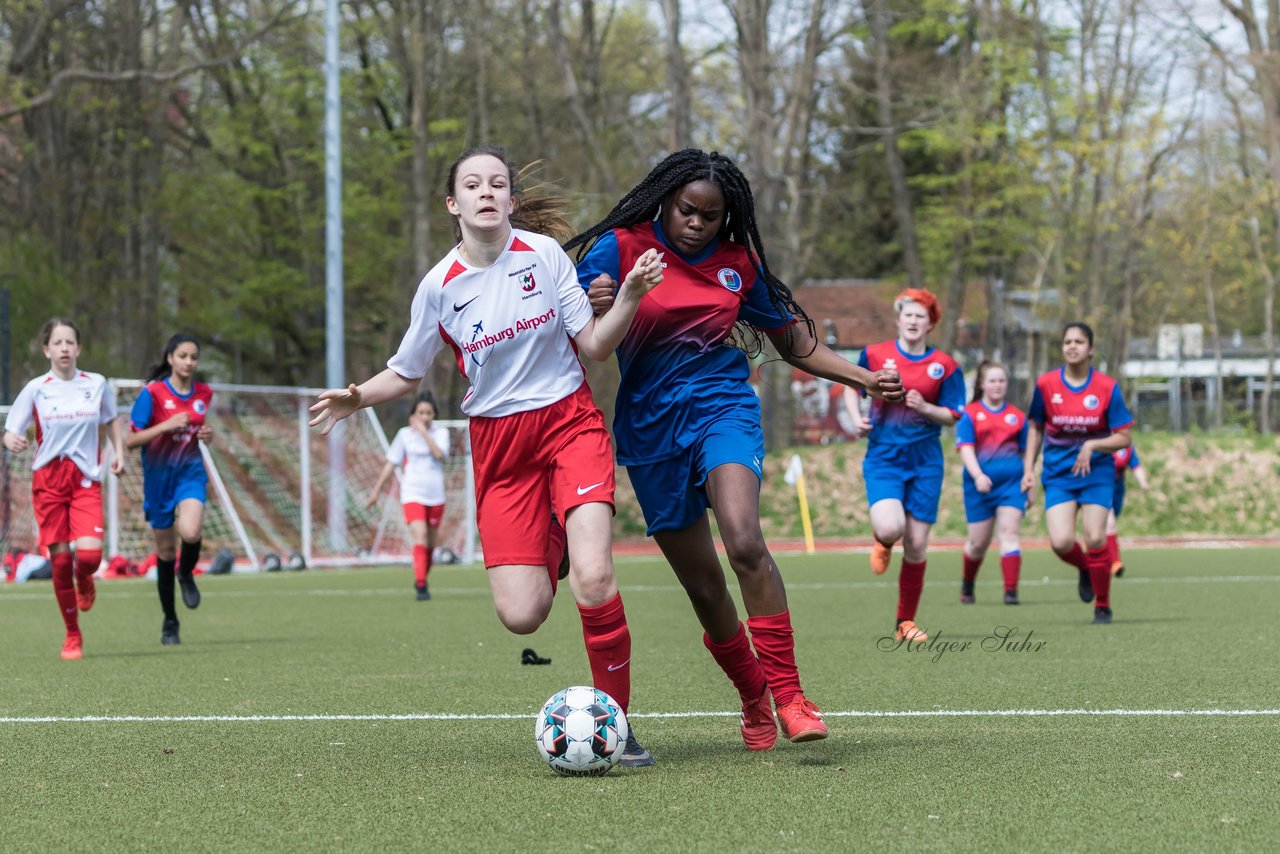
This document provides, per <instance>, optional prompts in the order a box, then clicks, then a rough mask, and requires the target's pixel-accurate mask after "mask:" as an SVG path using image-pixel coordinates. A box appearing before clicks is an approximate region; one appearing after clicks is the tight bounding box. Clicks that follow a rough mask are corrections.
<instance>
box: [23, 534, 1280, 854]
mask: <svg viewBox="0 0 1280 854" xmlns="http://www.w3.org/2000/svg"><path fill="white" fill-rule="evenodd" d="M1277 557H1278V555H1277V551H1276V550H1274V549H1271V550H1268V549H1218V550H1194V549H1169V550H1154V549H1152V550H1142V551H1139V550H1137V549H1133V548H1130V549H1128V550H1127V551H1126V560H1127V563H1128V565H1129V572H1128V573H1127V574H1126V577H1124V578H1122V579H1119V580H1118V581H1116V583H1115V588H1114V593H1113V597H1112V599H1113V604H1114V607H1115V613H1116V622H1115V623H1114V624H1113V625H1112V626H1109V627H1107V626H1093V625H1091V624H1090V622H1089V621H1090V618H1091V615H1092V609H1091V607H1090V606H1086V605H1084V604H1082V603H1080V601H1079V600H1078V599H1077V597H1076V591H1075V581H1074V572H1072V571H1071V570H1069V569H1067V568H1066V567H1064V566H1063V565H1061V564H1059V563H1058V562H1057V561H1056V560H1054V559H1053V558H1052V557H1051V556H1049V555H1048V554H1047V553H1045V552H1039V551H1037V552H1032V553H1030V554H1028V555H1027V556H1026V558H1025V565H1024V573H1023V585H1022V601H1023V604H1022V605H1021V606H1018V607H1007V606H1004V605H1002V604H1000V603H999V601H1000V589H999V566H998V563H997V561H996V560H995V559H994V558H992V557H989V558H988V560H987V564H986V565H985V566H984V568H983V573H982V576H980V578H979V587H978V603H977V604H976V605H973V606H961V605H960V604H958V602H957V593H958V578H959V572H960V556H959V554H958V553H956V552H950V553H938V554H935V555H934V556H933V558H932V560H931V563H930V567H929V576H928V580H927V586H926V588H925V594H924V600H923V603H922V607H921V611H920V617H919V620H918V622H919V623H920V624H921V625H922V626H923V627H924V628H926V629H927V630H928V631H929V632H930V633H931V634H932V635H933V637H934V640H935V644H934V646H933V647H932V648H931V649H916V650H912V651H908V650H907V649H905V648H903V647H897V648H893V647H894V645H893V644H892V643H888V642H886V641H884V640H882V638H884V637H885V636H886V635H887V634H889V632H890V631H891V629H892V627H893V616H894V608H895V602H896V578H895V576H894V575H893V572H894V571H896V561H895V569H894V570H893V571H891V573H890V575H888V576H886V577H884V578H876V577H874V576H872V575H871V573H870V571H869V570H868V569H867V560H866V555H865V554H820V555H815V556H805V555H793V554H787V555H781V556H780V557H779V562H780V565H781V567H782V570H783V573H784V575H785V577H786V579H787V582H788V592H789V596H790V605H791V612H792V615H793V619H794V622H795V625H796V627H797V652H798V658H799V662H800V667H801V675H802V678H803V680H804V684H805V688H806V692H807V693H808V695H809V696H810V698H811V699H813V700H815V701H816V702H817V703H818V704H819V705H820V706H821V707H822V708H823V709H824V710H825V711H826V712H827V713H828V718H827V721H828V723H829V724H830V727H831V737H830V738H829V739H827V740H825V741H821V742H814V743H810V744H804V745H793V744H790V743H787V742H781V741H780V742H779V744H778V746H777V747H776V748H775V749H774V750H773V751H771V752H768V753H762V754H752V753H749V752H748V751H746V750H745V748H743V746H742V743H741V739H740V737H739V735H738V732H737V723H736V708H737V703H736V697H735V694H734V692H733V690H732V688H731V686H730V685H729V683H728V680H726V679H725V678H724V677H723V676H722V675H721V673H720V672H719V670H718V669H717V668H716V667H715V665H714V663H713V662H712V660H711V658H710V656H709V655H708V654H707V653H706V651H705V650H704V649H703V647H702V643H701V632H700V630H699V629H698V627H697V624H696V622H695V620H694V617H693V613H692V610H691V608H690V607H689V604H688V601H687V600H686V598H685V596H684V594H683V592H682V591H681V590H680V588H679V587H678V586H677V585H676V583H675V581H674V577H673V576H672V575H671V573H670V571H669V570H668V569H667V568H666V565H665V564H664V563H662V562H660V561H659V560H657V559H627V560H620V561H619V572H620V577H621V580H622V584H623V593H624V598H625V602H626V607H627V613H628V616H629V619H630V623H631V631H632V637H633V642H634V647H633V680H634V688H633V690H634V694H633V698H632V722H633V725H634V727H635V729H636V732H637V734H638V735H639V736H640V737H641V740H642V741H643V743H644V744H645V745H646V746H647V747H649V748H650V750H652V751H653V753H654V755H655V757H656V758H657V760H658V764H657V765H656V766H655V767H652V768H646V769H617V770H615V771H614V772H612V773H610V774H609V775H607V776H605V777H602V778H590V779H569V778H561V777H558V776H556V775H554V774H553V773H552V772H551V771H550V770H548V768H547V767H546V766H545V765H543V764H542V763H541V761H540V760H539V759H538V758H537V755H536V753H535V749H534V745H533V738H532V730H533V723H532V720H533V714H534V712H535V711H536V710H537V709H538V708H539V707H540V706H541V704H542V702H543V701H544V700H545V699H546V698H547V696H549V695H550V694H551V693H552V692H554V691H555V690H557V689H559V688H562V687H564V686H566V685H570V684H579V683H583V682H586V681H589V672H588V669H587V665H586V656H585V654H584V652H583V648H582V635H581V628H580V624H579V622H578V619H577V616H576V613H575V609H574V608H573V607H572V602H571V599H570V597H569V596H567V595H565V594H566V593H567V590H562V591H561V596H560V597H559V599H558V600H557V603H556V607H555V609H554V611H553V613H552V616H551V618H550V619H549V621H548V623H547V624H546V625H545V626H543V627H542V628H541V629H540V630H539V631H538V632H537V633H536V634H535V635H533V636H531V637H527V638H526V637H516V636H514V635H509V634H507V633H506V632H505V631H503V630H502V628H501V626H500V625H499V623H498V621H497V618H496V617H495V616H494V615H493V610H492V605H491V603H490V600H489V594H488V588H487V585H486V583H485V579H484V576H483V573H482V571H481V570H479V569H476V568H461V567H439V568H437V569H436V570H435V571H434V572H433V573H432V576H431V589H432V592H433V594H434V597H435V598H434V599H433V600H432V601H430V602H417V601H415V600H414V598H413V590H412V583H411V576H410V574H409V572H408V571H407V570H405V569H403V568H400V569H353V570H328V571H308V572H306V573H279V574H271V575H263V576H252V577H250V576H224V577H218V578H204V579H203V581H202V589H203V592H204V594H205V598H204V604H202V605H201V607H200V609H199V610H198V611H194V612H186V611H184V612H182V613H181V614H180V616H181V617H182V621H183V622H182V637H183V644H182V646H179V647H162V646H161V645H160V612H159V606H158V604H157V602H156V599H155V595H154V592H153V588H152V585H151V584H150V583H147V582H143V581H108V582H101V583H100V588H99V589H100V593H99V596H98V602H97V605H96V607H95V608H94V610H93V611H92V612H91V613H89V614H86V615H84V616H83V617H82V626H83V629H84V633H85V658H84V660H82V661H79V662H63V661H61V660H59V658H58V651H59V649H60V644H61V634H62V632H61V627H60V625H59V620H58V617H57V612H56V608H55V606H54V603H53V597H52V592H51V590H50V589H49V587H48V583H47V582H33V583H28V584H23V585H7V586H5V587H3V588H0V635H2V636H3V644H4V646H3V652H0V784H2V788H3V794H2V795H0V851H6V852H11V851H25V850H30V851H41V852H45V851H53V850H130V851H142V850H157V851H158V850H168V851H172V850H180V851H204V850H236V851H241V850H425V849H433V850H441V851H453V850H470V851H531V850H570V851H572V850H595V851H609V850H621V851H635V850H648V851H689V850H697V851H769V852H774V851H850V850H905V851H913V852H914V851H925V850H937V851H949V850H956V849H988V848H996V849H1001V850H1024V849H1061V848H1068V849H1076V850H1081V849H1114V850H1134V849H1138V848H1143V847H1146V848H1154V849H1158V850H1167V849H1184V850H1205V849H1208V848H1211V847H1213V848H1217V849H1221V850H1266V849H1274V848H1276V847H1277V846H1280V810H1277V806H1276V805H1277V803H1280V713H1278V712H1277V710H1280V679H1278V678H1277V673H1278V671H1280V668H1278V667H1277V664H1276V656H1275V651H1274V648H1275V640H1276V637H1277V632H1276V629H1275V628H1274V627H1273V625H1272V624H1273V622H1274V621H1275V615H1276V613H1277V612H1278V611H1280V559H1277ZM735 592H736V591H735ZM1002 626H1003V627H1010V628H1012V629H1015V631H1014V633H1013V634H1011V635H1009V637H1008V640H1007V641H1001V640H999V639H998V636H999V635H1000V634H1004V633H1006V630H1005V629H1001V628H1000V627H1002ZM984 641H985V648H984ZM1024 642H1025V643H1024ZM944 644H947V645H946V646H944ZM964 644H968V646H964ZM526 646H531V647H533V648H534V649H535V650H536V651H537V652H538V654H539V655H541V656H545V657H549V658H551V659H552V663H551V664H550V665H549V666H522V665H521V664H520V653H521V650H522V649H523V648H524V647H526ZM993 647H998V648H993ZM1117 710H1119V711H1117ZM1250 710H1251V711H1254V712H1262V713H1261V714H1230V713H1232V712H1240V711H1250ZM1089 711H1095V712H1098V713H1099V714H1086V713H1085V712H1089ZM1188 711H1196V712H1208V711H1220V712H1222V714H1187V712H1188ZM908 712H909V713H912V714H902V713H908ZM970 712H972V713H975V714H968V713H970ZM993 712H1009V714H993ZM1121 712H1124V713H1121ZM49 716H53V717H57V718H63V720H55V721H44V722H39V721H36V720H35V719H38V718H41V717H49ZM344 716H353V717H344ZM397 716H410V717H407V718H406V717H397ZM469 716H475V717H469ZM89 718H92V719H93V720H86V719H89ZM183 718H196V719H183Z"/></svg>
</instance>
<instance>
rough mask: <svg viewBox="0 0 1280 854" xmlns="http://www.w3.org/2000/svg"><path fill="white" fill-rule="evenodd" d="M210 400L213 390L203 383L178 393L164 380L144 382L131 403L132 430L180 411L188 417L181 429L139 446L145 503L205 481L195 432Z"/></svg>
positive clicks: (166, 499)
mask: <svg viewBox="0 0 1280 854" xmlns="http://www.w3.org/2000/svg"><path fill="white" fill-rule="evenodd" d="M212 399H213V390H212V389H210V388H209V386H207V385H205V384H204V383H193V384H192V387H191V391H189V392H188V393H187V394H185V395H182V394H178V392H176V391H174V388H173V386H172V385H170V384H169V380H168V379H164V380H157V381H156V382H152V383H148V384H147V385H146V386H144V387H143V389H142V393H141V394H139V395H138V399H137V400H135V401H134V402H133V409H132V410H131V411H130V414H129V421H130V425H131V428H132V429H133V431H134V432H139V431H142V430H146V429H147V428H148V427H154V426H155V425H157V424H161V423H163V422H165V421H168V420H169V419H170V418H172V417H173V416H175V415H177V414H179V413H182V412H185V413H187V416H188V418H189V419H190V420H189V421H188V422H187V426H186V427H184V428H183V429H181V430H175V431H173V432H171V433H161V434H160V435H159V436H156V437H155V438H154V439H152V440H151V441H150V442H148V443H147V444H146V445H145V446H143V448H142V485H143V492H144V498H145V503H146V505H147V506H149V507H160V506H165V505H167V504H169V503H171V502H172V498H173V496H174V495H175V494H177V493H178V492H179V491H180V490H182V488H183V487H184V486H187V485H201V486H202V485H203V484H205V483H206V482H207V480H208V476H207V475H206V474H205V470H204V460H203V459H202V457H201V455H200V445H199V442H198V441H197V440H196V434H197V433H199V431H200V428H201V427H202V426H203V425H204V419H205V416H206V415H207V414H208V412H209V403H210V401H211V400H212Z"/></svg>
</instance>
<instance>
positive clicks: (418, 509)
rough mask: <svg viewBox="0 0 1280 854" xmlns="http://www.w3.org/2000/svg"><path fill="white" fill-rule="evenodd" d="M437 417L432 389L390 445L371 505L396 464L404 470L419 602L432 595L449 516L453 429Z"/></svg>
mask: <svg viewBox="0 0 1280 854" xmlns="http://www.w3.org/2000/svg"><path fill="white" fill-rule="evenodd" d="M435 418H436V399H435V398H434V397H432V396H431V393H430V392H427V393H425V394H421V395H419V396H418V399H417V400H416V401H414V404H413V412H411V413H410V414H409V426H408V427H401V428H400V430H399V432H397V433H396V436H395V438H394V439H392V440H391V445H390V446H389V447H388V448H387V464H386V465H384V466H383V467H382V472H381V474H379V475H378V481H377V483H375V484H374V485H373V492H372V493H371V494H370V495H369V501H368V505H367V506H369V507H372V506H373V505H374V504H376V503H377V501H378V498H379V497H380V496H381V495H382V486H383V484H385V483H386V482H387V480H388V478H390V477H391V473H392V472H393V471H394V470H395V469H396V467H397V466H399V467H400V468H401V469H403V473H402V474H401V476H400V505H401V506H402V507H403V508H404V521H405V524H406V525H408V526H409V534H410V536H412V537H413V584H414V589H416V590H417V592H418V600H419V601H423V600H427V599H430V598H431V591H430V590H429V589H427V575H428V574H429V573H430V572H431V554H432V552H433V551H434V549H435V547H436V535H437V534H438V533H439V531H440V520H441V519H443V518H444V461H445V459H447V458H448V456H449V430H448V428H446V427H433V426H432V425H431V422H433V421H435Z"/></svg>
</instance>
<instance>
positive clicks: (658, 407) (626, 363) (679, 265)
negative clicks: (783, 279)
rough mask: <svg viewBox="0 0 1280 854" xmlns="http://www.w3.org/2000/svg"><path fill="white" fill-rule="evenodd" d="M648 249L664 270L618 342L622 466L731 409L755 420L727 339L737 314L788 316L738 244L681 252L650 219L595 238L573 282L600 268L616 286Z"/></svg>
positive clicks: (666, 447) (655, 453) (663, 454)
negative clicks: (660, 257) (653, 251)
mask: <svg viewBox="0 0 1280 854" xmlns="http://www.w3.org/2000/svg"><path fill="white" fill-rule="evenodd" d="M648 249H656V250H658V251H659V252H661V253H663V261H664V263H665V265H666V269H665V270H664V271H663V280H662V284H660V285H658V286H657V287H656V288H654V289H653V290H652V291H650V292H649V293H647V294H645V296H644V297H643V298H642V299H641V300H640V307H639V309H638V310H637V311H636V317H635V320H634V321H633V322H632V324H631V328H630V330H628V332H627V334H626V337H624V338H623V339H622V343H621V344H619V345H618V369H619V371H620V372H621V375H622V377H621V379H622V381H621V384H620V385H619V387H618V399H617V406H616V407H615V410H614V419H613V432H614V438H615V439H616V441H617V445H618V462H620V463H622V464H623V465H645V464H649V463H655V462H659V461H661V460H667V459H671V458H672V457H675V456H677V455H679V454H680V453H681V452H683V451H684V450H685V449H686V448H688V447H690V446H691V445H693V443H694V442H696V441H697V440H698V437H699V436H701V435H702V434H703V432H704V431H705V430H706V429H707V427H708V426H710V425H712V424H714V423H715V422H716V420H717V419H719V418H722V417H724V416H725V415H726V414H727V413H729V412H733V411H737V412H740V413H745V415H744V421H745V422H747V423H751V424H754V425H759V423H760V402H759V400H758V399H757V398H756V394H755V392H754V391H753V390H752V389H751V386H750V385H749V384H748V383H747V378H748V376H749V375H750V367H749V365H748V364H747V358H746V355H745V354H744V353H743V352H742V351H741V350H739V349H738V348H736V347H733V346H731V345H729V344H727V343H726V340H727V339H728V338H729V336H730V334H731V333H732V331H733V327H734V324H735V323H737V322H738V321H739V320H745V321H746V322H748V323H750V324H752V325H753V326H755V327H757V328H758V329H761V330H763V331H765V332H780V331H782V330H783V329H785V328H786V327H787V325H788V324H789V323H790V322H791V317H790V315H789V314H787V313H786V311H785V309H781V308H779V307H777V306H775V305H774V304H773V301H772V300H771V299H770V296H769V291H768V287H767V285H766V284H765V282H764V281H763V280H762V279H761V278H760V276H759V273H758V271H757V269H756V266H755V264H754V262H753V260H752V257H751V255H750V254H749V253H748V252H747V250H746V249H745V248H743V247H742V246H739V245H738V244H736V243H733V242H730V241H725V240H719V239H715V240H713V241H712V242H711V243H710V244H709V245H708V246H707V247H706V248H705V249H704V250H703V251H702V252H700V253H699V254H697V255H695V256H687V257H686V256H684V255H682V254H681V253H680V252H679V251H678V250H676V249H675V248H674V247H672V246H670V245H669V244H668V243H667V242H666V239H665V237H664V236H663V234H662V229H661V226H660V225H659V224H658V222H657V221H651V222H645V223H641V224H640V225H635V226H631V227H629V228H617V229H614V230H613V231H611V232H608V233H606V234H603V235H601V236H600V237H599V239H597V240H596V242H595V243H594V244H593V245H592V246H591V249H590V251H588V252H587V254H586V256H585V257H583V259H582V261H581V262H579V264H578V281H579V282H580V283H581V285H582V286H583V287H584V288H586V287H587V286H588V285H590V283H591V281H592V280H593V279H594V278H596V276H598V275H600V274H602V273H606V274H608V275H609V276H611V277H613V279H614V281H616V282H619V283H621V281H622V279H623V278H624V277H625V275H626V274H627V273H629V272H630V271H631V269H632V267H634V266H635V262H636V259H637V258H639V257H640V256H641V255H642V254H644V252H645V251H646V250H648ZM756 429H759V427H758V426H757V428H756Z"/></svg>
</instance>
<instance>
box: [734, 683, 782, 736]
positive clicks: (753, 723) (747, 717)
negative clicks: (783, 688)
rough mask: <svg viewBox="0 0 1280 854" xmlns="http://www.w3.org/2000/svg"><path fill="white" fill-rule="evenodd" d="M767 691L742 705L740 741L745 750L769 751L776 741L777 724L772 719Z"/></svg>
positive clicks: (769, 697)
mask: <svg viewBox="0 0 1280 854" xmlns="http://www.w3.org/2000/svg"><path fill="white" fill-rule="evenodd" d="M771 699H772V697H771V695H770V694H769V689H768V688H765V689H764V693H763V694H761V695H760V696H759V697H757V698H756V699H754V700H748V701H746V702H745V703H743V704H742V725H741V730H742V740H743V741H744V742H746V745H747V750H770V749H772V748H773V745H774V744H775V743H776V742H777V741H778V722H777V721H775V720H774V719H773V709H772V707H771V705H770V702H769V701H770V700H771Z"/></svg>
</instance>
